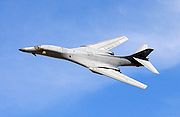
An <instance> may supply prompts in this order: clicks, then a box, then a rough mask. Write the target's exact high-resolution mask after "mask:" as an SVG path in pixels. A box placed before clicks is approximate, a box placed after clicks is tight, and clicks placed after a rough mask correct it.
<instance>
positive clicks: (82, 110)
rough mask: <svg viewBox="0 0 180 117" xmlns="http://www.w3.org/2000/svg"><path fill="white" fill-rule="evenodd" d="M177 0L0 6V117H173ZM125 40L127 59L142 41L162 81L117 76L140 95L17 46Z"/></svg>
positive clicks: (177, 104) (139, 74)
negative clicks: (134, 83)
mask: <svg viewBox="0 0 180 117" xmlns="http://www.w3.org/2000/svg"><path fill="white" fill-rule="evenodd" d="M179 22H180V1H179V0H0V41H1V44H0V117H75V116H77V117H80V116H83V117H94V116H96V117H100V116H103V117H110V116H111V117H119V116H123V117H132V116H136V117H137V116H138V117H179V116H180V75H179V72H180V71H179V69H180V23H179ZM121 35H125V36H127V37H128V38H129V41H128V42H126V43H124V44H122V45H121V46H119V47H117V48H115V49H114V50H113V51H114V52H115V53H116V54H118V55H129V54H132V53H133V52H135V51H136V49H137V48H138V47H139V46H140V45H142V44H143V43H148V44H149V45H150V47H153V48H155V51H154V52H153V53H152V54H151V55H150V60H151V61H152V63H153V64H154V65H155V66H156V67H157V69H158V70H159V72H160V75H155V74H153V73H151V72H150V71H148V70H147V69H145V68H131V67H122V68H121V71H122V72H123V73H124V74H126V75H128V76H130V77H133V78H135V79H137V80H140V81H141V82H143V83H145V84H147V85H148V86H149V87H148V88H147V89H146V90H142V89H138V88H136V87H133V86H130V85H127V84H123V83H121V82H118V81H116V80H113V79H110V78H107V77H105V76H100V75H96V74H93V73H91V72H90V71H88V70H87V69H85V68H83V67H81V66H79V65H76V64H72V63H70V62H67V61H63V60H58V59H53V58H47V57H42V56H37V57H34V56H32V55H30V54H26V53H22V52H20V51H18V49H19V48H21V47H26V46H34V45H41V44H53V45H58V46H64V47H78V46H80V45H84V44H91V43H95V42H98V41H103V40H106V39H110V38H114V37H116V36H121Z"/></svg>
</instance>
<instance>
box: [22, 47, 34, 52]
mask: <svg viewBox="0 0 180 117" xmlns="http://www.w3.org/2000/svg"><path fill="white" fill-rule="evenodd" d="M19 51H21V52H34V51H35V48H34V47H26V48H20V49H19Z"/></svg>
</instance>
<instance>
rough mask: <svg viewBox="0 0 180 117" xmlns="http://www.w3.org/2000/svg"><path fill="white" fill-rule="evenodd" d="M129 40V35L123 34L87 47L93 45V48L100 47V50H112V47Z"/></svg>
mask: <svg viewBox="0 0 180 117" xmlns="http://www.w3.org/2000/svg"><path fill="white" fill-rule="evenodd" d="M127 40H128V38H127V37H125V36H121V37H117V38H114V39H111V40H107V41H103V42H100V43H96V44H91V45H86V47H91V48H95V49H100V50H111V49H112V48H114V47H116V46H118V45H120V44H122V43H124V42H125V41H127Z"/></svg>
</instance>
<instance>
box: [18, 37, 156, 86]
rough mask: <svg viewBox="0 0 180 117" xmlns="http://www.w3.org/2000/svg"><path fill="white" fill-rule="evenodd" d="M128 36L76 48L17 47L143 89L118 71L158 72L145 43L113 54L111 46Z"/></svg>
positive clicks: (150, 50) (51, 46)
mask: <svg viewBox="0 0 180 117" xmlns="http://www.w3.org/2000/svg"><path fill="white" fill-rule="evenodd" d="M127 40H128V38H127V37H125V36H121V37H117V38H115V39H111V40H108V41H104V42H100V43H97V44H91V45H85V46H81V47H78V48H71V49H68V48H63V47H59V46H53V45H40V46H34V47H26V48H22V49H19V50H20V51H23V52H27V53H32V54H33V55H36V54H39V55H44V56H49V57H54V58H59V59H65V60H69V61H72V62H74V63H77V64H80V65H82V66H84V67H86V68H88V69H89V70H91V71H92V72H94V73H98V74H101V75H105V76H108V77H111V78H113V79H116V80H119V81H121V82H124V83H128V84H130V85H133V86H136V87H139V88H142V89H145V88H146V87H147V85H145V84H143V83H140V82H139V81H136V80H134V79H132V78H130V77H128V76H126V75H124V74H122V73H121V72H120V69H119V68H118V67H119V66H136V67H139V66H145V67H146V68H147V69H149V70H150V71H152V72H154V73H157V74H159V72H158V71H157V70H156V68H155V67H154V66H153V65H152V64H151V63H150V62H149V60H148V58H147V56H148V55H149V54H150V53H151V52H152V51H153V49H151V48H148V46H147V45H146V44H145V45H143V46H142V47H141V48H140V49H139V50H138V51H137V52H136V53H135V54H132V55H130V56H114V53H113V52H112V51H111V49H112V48H114V47H116V46H118V45H120V44H122V43H124V42H125V41H127Z"/></svg>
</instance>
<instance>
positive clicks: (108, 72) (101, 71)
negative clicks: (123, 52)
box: [89, 68, 147, 89]
mask: <svg viewBox="0 0 180 117" xmlns="http://www.w3.org/2000/svg"><path fill="white" fill-rule="evenodd" d="M89 69H90V70H91V71H93V72H95V73H99V74H102V75H106V76H108V77H111V78H113V79H116V80H119V81H121V82H124V83H127V84H130V85H133V86H136V87H138V88H141V89H146V88H147V85H145V84H143V83H141V82H139V81H137V80H134V79H132V78H130V77H128V76H126V75H124V74H122V73H120V72H118V71H116V70H113V69H105V68H89Z"/></svg>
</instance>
